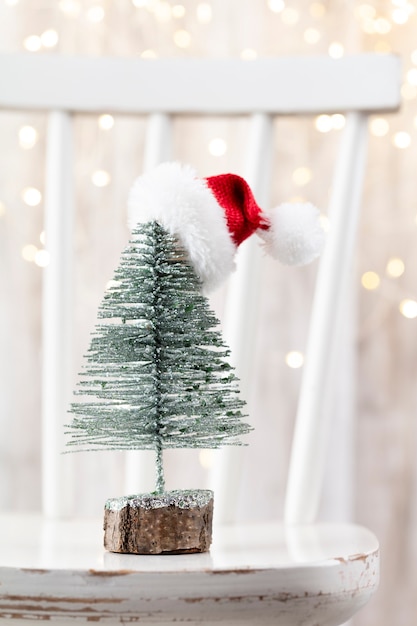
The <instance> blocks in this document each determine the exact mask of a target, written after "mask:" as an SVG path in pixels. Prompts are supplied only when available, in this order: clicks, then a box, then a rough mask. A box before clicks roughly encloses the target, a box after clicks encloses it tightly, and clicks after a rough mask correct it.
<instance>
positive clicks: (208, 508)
mask: <svg viewBox="0 0 417 626" xmlns="http://www.w3.org/2000/svg"><path fill="white" fill-rule="evenodd" d="M212 519H213V492H212V491H208V490H196V491H167V492H164V493H162V494H151V493H147V494H140V495H137V496H127V497H123V498H113V499H111V500H107V502H106V506H105V510H104V547H105V548H106V550H109V552H122V553H127V554H188V553H190V552H207V551H208V550H209V548H210V544H211V533H212Z"/></svg>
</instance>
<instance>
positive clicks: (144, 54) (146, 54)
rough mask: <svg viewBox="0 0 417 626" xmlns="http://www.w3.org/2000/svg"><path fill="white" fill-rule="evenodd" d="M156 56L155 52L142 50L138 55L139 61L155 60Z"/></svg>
mask: <svg viewBox="0 0 417 626" xmlns="http://www.w3.org/2000/svg"><path fill="white" fill-rule="evenodd" d="M157 56H158V55H157V54H156V52H155V50H151V49H148V50H144V51H143V52H142V53H141V55H140V57H141V59H156V58H157Z"/></svg>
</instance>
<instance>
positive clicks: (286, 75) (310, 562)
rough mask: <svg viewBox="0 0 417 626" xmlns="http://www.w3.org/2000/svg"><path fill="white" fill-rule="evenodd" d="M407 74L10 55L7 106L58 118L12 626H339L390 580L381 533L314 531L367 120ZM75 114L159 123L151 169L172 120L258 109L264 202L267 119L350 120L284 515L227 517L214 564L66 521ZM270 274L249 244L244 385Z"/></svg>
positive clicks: (50, 161)
mask: <svg viewBox="0 0 417 626" xmlns="http://www.w3.org/2000/svg"><path fill="white" fill-rule="evenodd" d="M399 75H400V70H399V61H398V59H397V58H396V57H394V56H390V55H387V56H377V55H359V56H357V57H351V58H349V57H347V58H343V59H340V60H337V61H335V60H332V59H329V58H320V57H316V58H313V57H311V58H298V59H288V58H287V59H268V60H266V59H265V60H258V61H251V62H243V61H242V62H241V61H235V60H227V61H220V60H215V61H212V60H210V61H208V60H207V61H203V60H198V61H197V60H165V61H164V60H161V61H153V62H145V61H139V60H121V59H120V60H116V59H79V58H62V57H61V58H59V57H52V56H47V57H36V56H30V55H9V56H6V57H5V56H3V57H0V79H1V82H2V84H3V85H6V86H7V89H4V90H2V93H1V95H0V107H1V108H3V109H13V110H37V109H42V110H47V111H50V113H49V134H48V136H49V138H48V146H47V164H46V167H47V173H48V174H49V176H48V181H49V182H48V187H47V190H46V207H45V209H46V231H47V245H48V249H49V252H50V255H51V256H50V258H51V262H50V265H49V266H48V268H47V269H46V270H45V283H44V312H43V320H44V345H43V358H44V363H43V379H44V416H43V443H44V451H43V459H44V467H43V476H44V485H43V491H44V493H43V497H44V514H43V515H42V516H40V515H25V516H20V515H16V514H1V515H0V619H12V618H13V620H14V623H16V621H17V622H18V621H19V620H30V619H32V620H33V619H55V618H56V619H57V620H59V621H60V622H61V623H65V622H66V621H72V622H74V620H75V619H80V620H82V619H84V620H87V621H103V622H128V621H139V622H140V623H141V624H157V623H161V624H162V623H172V622H175V621H184V622H188V623H193V624H200V623H201V624H207V625H210V624H219V623H223V624H238V623H239V624H251V625H252V626H255V625H257V624H265V625H266V624H283V625H284V626H285V625H287V626H291V625H296V624H303V625H311V626H313V625H315V624H316V625H317V624H320V625H321V626H325V625H329V626H331V625H333V626H337V625H338V624H342V623H343V622H345V621H346V620H348V619H349V618H350V617H351V616H352V615H353V614H354V613H355V612H356V611H357V610H358V609H359V608H360V607H361V606H363V605H364V604H365V603H366V601H367V600H368V599H369V597H370V596H371V595H372V593H373V592H374V590H375V589H376V587H377V584H378V572H379V555H378V542H377V539H376V538H375V537H374V535H373V534H372V533H371V532H370V531H368V530H366V529H365V528H362V527H359V526H355V525H349V524H317V523H315V518H316V514H317V507H318V501H319V496H320V485H321V481H322V474H323V466H322V459H324V458H325V448H326V441H327V435H328V431H329V424H328V423H327V421H326V420H324V419H323V415H324V414H325V412H323V405H324V403H325V398H326V381H327V380H328V374H329V371H330V370H331V367H332V353H333V349H334V346H335V345H336V343H337V337H338V330H337V329H338V324H339V320H340V313H341V312H340V310H339V309H340V307H337V306H335V305H337V304H338V303H339V302H340V299H341V295H342V291H343V289H344V285H345V284H346V277H347V274H348V272H349V269H350V267H351V261H352V256H353V249H354V239H355V230H356V222H357V217H358V211H359V205H360V195H361V184H362V177H363V173H364V167H365V143H366V135H367V117H368V115H369V114H371V113H374V112H377V111H378V112H383V111H393V110H396V109H397V108H398V106H399ZM109 85H111V89H109ZM138 85H146V88H145V89H139V88H138V87H137V86H138ZM78 112H94V113H99V112H116V113H140V114H144V113H146V114H149V115H150V118H149V133H148V140H147V148H146V155H145V169H146V168H150V167H152V166H154V165H156V164H157V163H158V162H159V161H161V160H165V159H166V158H169V157H170V156H171V155H170V154H169V149H168V146H169V141H167V136H169V130H170V116H171V115H173V114H177V113H193V114H205V113H207V114H211V115H213V114H227V115H229V114H230V115H233V114H245V115H250V116H252V135H251V137H250V140H249V143H250V145H249V146H248V154H249V159H248V164H247V172H246V178H247V180H248V182H249V183H250V184H251V186H252V188H253V190H254V192H255V196H256V197H257V198H258V201H259V202H260V204H262V203H263V198H264V197H265V193H266V189H267V186H268V178H269V176H270V172H269V173H268V171H267V168H265V163H266V156H265V155H267V154H268V152H270V150H271V141H272V139H271V137H272V133H271V123H272V119H273V116H275V115H281V114H286V115H296V114H308V115H310V114H311V115H315V114H319V113H334V112H347V124H346V129H345V131H344V133H345V136H344V139H343V141H342V146H341V151H340V156H339V158H338V161H337V163H336V168H335V179H334V182H333V186H332V189H333V195H332V199H331V203H330V213H329V217H330V220H331V231H330V234H329V237H328V241H327V244H326V249H325V251H324V254H323V256H322V259H321V261H320V267H319V272H318V279H317V287H316V293H315V299H314V304H313V312H312V319H311V326H310V335H309V337H310V338H309V342H308V349H307V356H306V363H305V368H304V376H303V383H302V389H301V398H300V402H299V411H298V415H297V422H296V428H295V436H294V444H293V453H292V459H291V466H290V474H289V484H288V490H287V499H286V514H285V522H284V523H283V524H280V523H278V522H277V523H271V524H265V525H252V526H246V527H241V526H236V525H219V527H216V528H215V529H214V543H213V547H212V550H211V552H210V553H208V554H203V555H189V556H171V557H157V556H150V557H137V556H133V555H119V554H111V553H105V552H104V550H103V548H102V544H101V533H100V526H101V520H98V521H97V522H94V521H88V522H87V521H77V520H72V519H71V520H68V519H65V518H62V513H63V512H64V509H63V503H62V497H60V494H62V493H63V492H65V476H64V472H63V469H62V459H61V458H60V456H59V455H57V454H56V450H61V449H62V431H63V429H62V424H63V423H64V422H65V420H66V416H65V414H66V408H67V401H68V394H67V387H68V367H69V366H68V364H69V362H70V350H71V342H70V339H69V337H70V334H69V332H68V331H69V328H70V320H69V311H70V303H69V301H68V294H69V284H70V281H71V248H72V241H71V232H72V227H71V221H72V209H73V207H72V192H71V182H72V181H71V176H70V172H71V167H70V164H71V159H72V156H71V115H72V114H73V113H78ZM258 265H259V263H258V253H257V250H256V247H254V245H252V243H250V244H248V245H246V246H244V247H243V249H242V252H241V253H240V259H239V266H238V271H237V273H236V274H235V276H234V277H233V279H232V282H231V285H230V288H229V299H228V305H227V314H226V318H227V319H226V328H227V330H226V334H227V339H228V341H229V344H230V345H231V347H232V350H233V353H234V358H235V361H236V362H237V363H238V365H239V370H240V376H241V378H242V379H243V384H244V385H245V384H247V380H248V375H247V368H248V367H249V364H250V362H251V359H250V353H249V354H248V353H244V352H243V346H245V350H247V349H248V342H247V341H246V342H242V341H241V339H242V336H244V335H245V332H246V329H247V328H249V327H250V326H251V324H253V322H254V318H255V315H256V310H255V308H254V307H253V306H252V305H253V304H254V303H256V297H254V293H255V289H256V286H257V282H258V280H257V272H258V271H259V270H258ZM243 283H244V284H243ZM243 287H244V288H243ZM248 295H249V297H248ZM236 310H237V311H238V312H239V315H236ZM242 311H244V312H245V314H244V316H242ZM227 320H229V322H227ZM230 320H234V321H233V324H232V323H231V321H230ZM236 320H239V324H237V323H236ZM232 329H233V332H232ZM249 349H250V347H249ZM228 458H229V457H228V455H223V457H222V460H220V462H219V465H218V468H217V472H218V474H222V472H223V474H222V478H223V483H224V482H225V481H224V476H225V474H224V470H225V465H227V463H228ZM229 469H230V468H229ZM227 475H229V476H230V475H231V472H230V471H229V472H228V473H227ZM230 480H231V481H232V483H233V477H232V478H230ZM216 482H219V480H218V476H217V478H216V476H214V483H216ZM216 491H217V492H216V501H218V506H219V508H220V511H221V515H220V517H221V518H222V519H227V518H228V517H229V516H230V515H229V513H230V511H228V510H227V505H228V504H230V502H231V499H230V498H227V497H226V495H227V490H224V491H222V489H221V488H219V489H218V490H216ZM223 494H225V495H224V497H223ZM220 517H219V519H220ZM15 620H16V621H15Z"/></svg>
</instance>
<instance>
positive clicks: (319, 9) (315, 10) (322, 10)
mask: <svg viewBox="0 0 417 626" xmlns="http://www.w3.org/2000/svg"><path fill="white" fill-rule="evenodd" d="M326 11H327V9H326V6H325V5H324V4H323V3H322V2H312V3H311V4H310V15H312V16H313V17H316V18H320V17H323V16H324V15H326Z"/></svg>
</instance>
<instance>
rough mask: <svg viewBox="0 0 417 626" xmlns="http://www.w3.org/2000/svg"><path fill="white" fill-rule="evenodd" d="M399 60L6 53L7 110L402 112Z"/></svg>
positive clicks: (2, 65) (0, 59)
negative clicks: (400, 105) (254, 59)
mask: <svg viewBox="0 0 417 626" xmlns="http://www.w3.org/2000/svg"><path fill="white" fill-rule="evenodd" d="M399 64H400V59H399V57H396V56H395V55H375V54H361V55H354V56H346V57H342V58H341V59H337V60H335V59H331V58H329V57H327V56H326V57H321V56H317V57H314V56H311V57H297V58H289V57H283V58H277V59H258V60H256V61H255V62H254V61H243V62H242V61H239V60H235V59H210V60H205V59H198V60H197V59H182V60H178V59H163V60H152V61H146V60H141V59H137V60H132V59H115V58H107V59H103V58H101V59H99V58H77V57H69V56H68V57H65V56H54V55H48V56H41V57H40V56H36V55H32V54H7V55H5V54H3V55H0V80H1V83H2V84H3V85H5V86H7V88H5V89H3V90H2V93H1V95H0V107H2V108H6V109H28V108H30V109H32V110H33V109H46V110H49V109H54V110H69V111H74V112H75V111H77V112H81V111H82V112H87V111H90V112H102V111H107V112H120V113H153V112H164V111H170V112H172V113H180V114H181V113H217V114H220V113H225V114H233V115H235V114H239V113H242V114H243V113H247V114H250V113H252V112H254V111H257V112H264V113H275V114H296V113H307V114H314V113H326V112H338V111H349V110H363V111H375V110H382V109H383V110H386V111H389V110H396V109H397V108H398V104H399V84H400V71H399Z"/></svg>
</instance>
